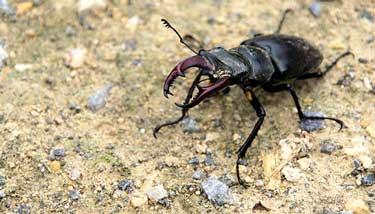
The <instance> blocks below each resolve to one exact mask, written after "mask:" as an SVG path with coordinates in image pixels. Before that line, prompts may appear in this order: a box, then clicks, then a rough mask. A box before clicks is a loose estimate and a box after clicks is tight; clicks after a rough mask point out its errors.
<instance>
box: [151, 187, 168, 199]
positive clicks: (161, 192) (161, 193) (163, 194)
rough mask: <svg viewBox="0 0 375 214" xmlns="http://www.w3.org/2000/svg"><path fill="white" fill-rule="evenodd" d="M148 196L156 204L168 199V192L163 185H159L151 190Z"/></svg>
mask: <svg viewBox="0 0 375 214" xmlns="http://www.w3.org/2000/svg"><path fill="white" fill-rule="evenodd" d="M146 194H147V196H148V198H149V199H150V200H151V201H154V202H157V201H159V200H161V199H164V198H167V197H168V192H167V191H166V190H165V189H164V187H163V185H157V186H154V187H151V188H149V189H148V190H147V193H146Z"/></svg>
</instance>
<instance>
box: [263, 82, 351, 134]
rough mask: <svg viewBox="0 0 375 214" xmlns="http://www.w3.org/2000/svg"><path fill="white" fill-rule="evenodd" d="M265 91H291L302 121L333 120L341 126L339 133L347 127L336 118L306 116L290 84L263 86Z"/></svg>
mask: <svg viewBox="0 0 375 214" xmlns="http://www.w3.org/2000/svg"><path fill="white" fill-rule="evenodd" d="M263 89H264V90H266V91H268V92H279V91H289V93H290V94H291V95H292V97H293V100H294V104H295V105H296V108H297V112H298V117H299V119H300V120H308V119H310V120H332V121H335V122H336V123H338V124H339V125H340V129H339V131H340V130H341V129H342V128H343V127H345V125H344V122H343V121H342V120H340V119H337V118H334V117H316V116H306V115H305V114H304V113H303V111H302V108H301V105H300V104H299V101H298V96H297V93H296V92H295V91H294V89H293V87H292V86H291V85H289V84H282V85H277V86H273V85H265V86H263Z"/></svg>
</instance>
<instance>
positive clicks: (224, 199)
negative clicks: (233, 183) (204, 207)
mask: <svg viewBox="0 0 375 214" xmlns="http://www.w3.org/2000/svg"><path fill="white" fill-rule="evenodd" d="M202 189H203V191H204V193H205V194H206V196H207V198H208V199H209V200H210V201H211V203H213V204H214V205H217V206H223V205H224V204H231V203H233V201H234V199H233V196H232V194H231V192H230V190H229V187H228V186H227V185H226V184H225V183H223V182H221V181H219V180H217V179H216V178H214V177H209V178H208V179H206V180H205V181H204V182H202Z"/></svg>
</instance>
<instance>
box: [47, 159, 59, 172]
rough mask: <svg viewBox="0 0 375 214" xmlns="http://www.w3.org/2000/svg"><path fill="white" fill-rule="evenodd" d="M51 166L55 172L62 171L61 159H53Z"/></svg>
mask: <svg viewBox="0 0 375 214" xmlns="http://www.w3.org/2000/svg"><path fill="white" fill-rule="evenodd" d="M50 167H51V171H52V172H55V173H56V172H60V170H61V164H60V162H59V161H51V164H50Z"/></svg>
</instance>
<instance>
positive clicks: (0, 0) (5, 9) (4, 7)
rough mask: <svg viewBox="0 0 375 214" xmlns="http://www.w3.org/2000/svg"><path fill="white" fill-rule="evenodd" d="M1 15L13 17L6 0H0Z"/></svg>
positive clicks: (12, 11) (11, 9)
mask: <svg viewBox="0 0 375 214" xmlns="http://www.w3.org/2000/svg"><path fill="white" fill-rule="evenodd" d="M1 13H3V14H5V15H7V16H13V15H14V14H15V12H14V10H13V8H12V7H11V6H10V5H9V4H8V1H7V0H0V15H1ZM0 61H1V60H0ZM0 67H1V66H0Z"/></svg>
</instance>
